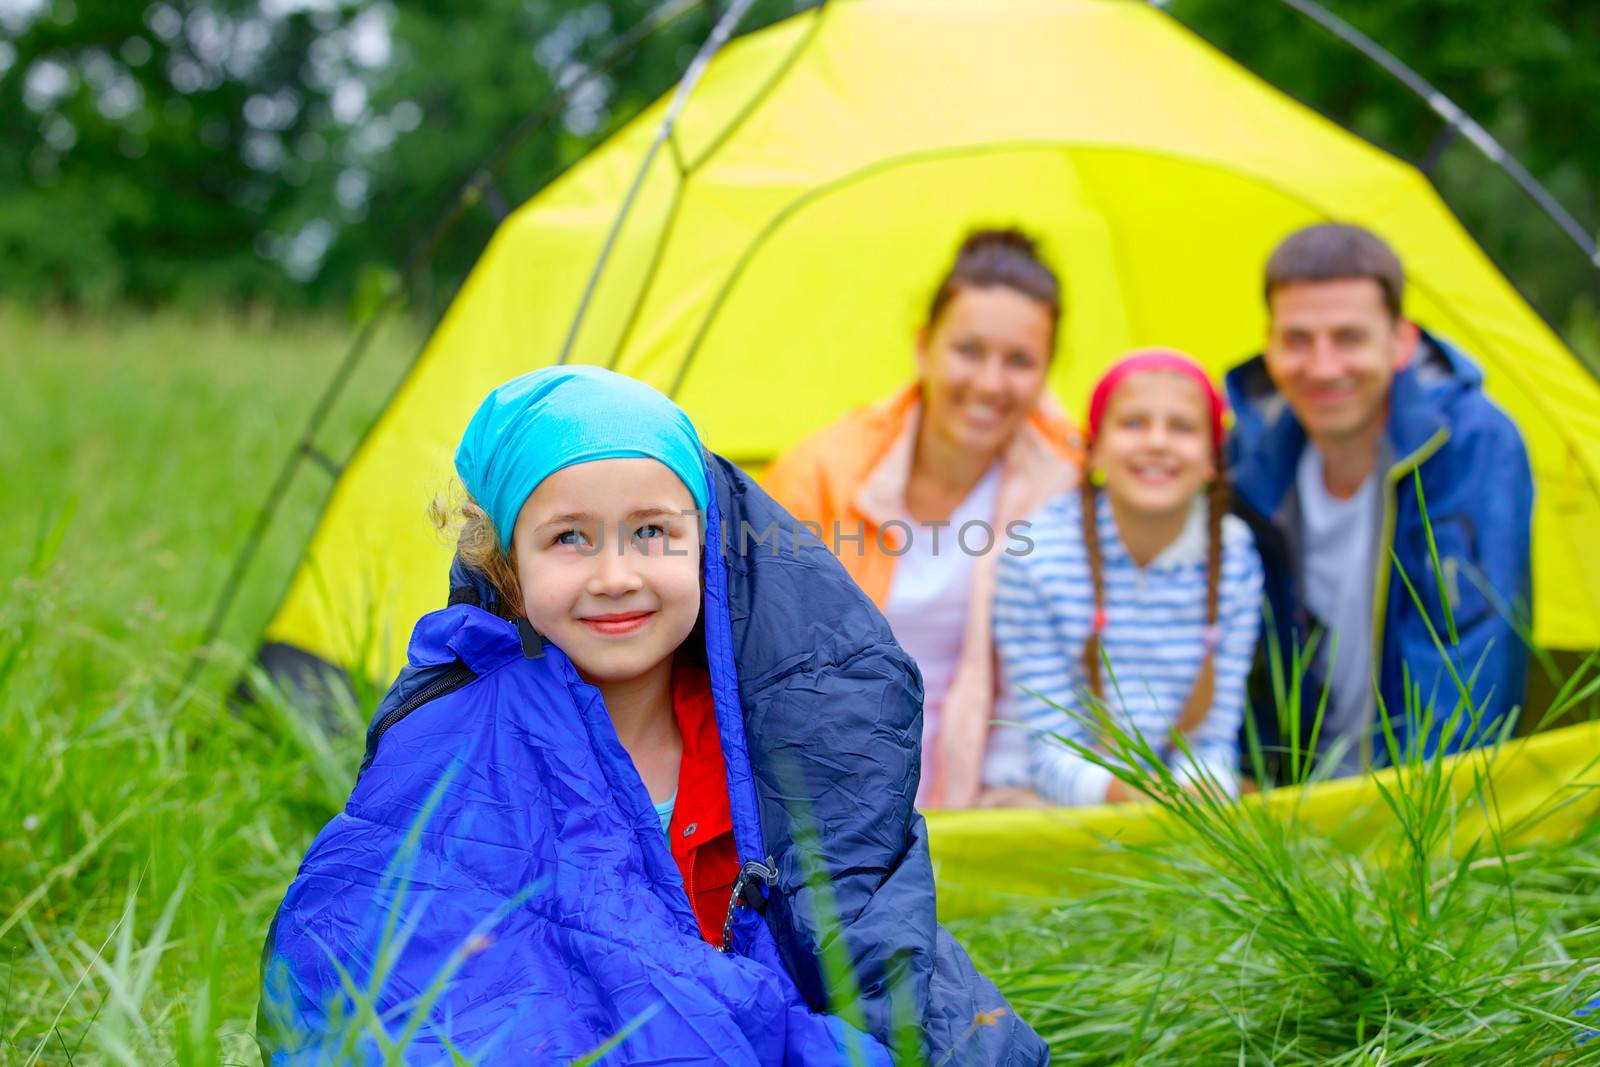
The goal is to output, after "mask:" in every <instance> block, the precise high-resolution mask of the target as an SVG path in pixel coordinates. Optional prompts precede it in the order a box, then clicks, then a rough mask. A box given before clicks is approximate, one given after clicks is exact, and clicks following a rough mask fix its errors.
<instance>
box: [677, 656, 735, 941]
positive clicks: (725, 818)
mask: <svg viewBox="0 0 1600 1067" xmlns="http://www.w3.org/2000/svg"><path fill="white" fill-rule="evenodd" d="M672 711H673V714H674V715H676V716H677V719H678V730H679V732H681V733H682V734H683V759H682V762H681V763H679V764H678V800H677V803H676V805H674V807H673V809H672V823H671V825H669V826H668V827H667V844H668V845H669V846H670V847H671V849H672V858H673V859H674V860H676V861H677V863H678V872H679V873H680V874H682V875H683V885H684V889H685V890H687V892H688V894H689V905H690V906H691V907H692V908H694V916H695V918H696V919H698V920H699V922H700V936H701V937H703V938H704V939H705V940H707V941H709V942H710V943H711V944H713V945H716V946H717V947H718V948H721V947H722V924H723V921H724V920H725V919H726V918H727V916H728V904H729V902H730V901H731V900H732V898H733V883H734V880H735V879H736V878H738V876H739V853H738V851H737V850H736V849H735V848H734V843H733V817H732V814H731V812H730V808H729V804H728V774H727V770H726V769H725V768H724V767H723V764H722V735H721V734H720V733H719V732H718V730H717V714H716V708H715V706H714V705H713V704H712V701H711V679H710V677H709V676H708V675H707V674H706V670H705V668H704V667H699V666H691V665H688V664H684V663H681V662H680V663H678V664H677V665H676V666H675V667H674V669H673V672H672Z"/></svg>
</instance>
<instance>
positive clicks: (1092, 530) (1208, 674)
mask: <svg viewBox="0 0 1600 1067" xmlns="http://www.w3.org/2000/svg"><path fill="white" fill-rule="evenodd" d="M1214 451H1215V453H1216V454H1215V457H1214V460H1215V463H1216V477H1215V478H1214V479H1213V480H1212V482H1211V484H1210V486H1208V487H1207V488H1206V634H1207V639H1206V655H1205V659H1204V660H1202V661H1201V663H1200V673H1199V674H1197V675H1195V679H1194V685H1192V686H1190V688H1189V695H1188V697H1187V698H1186V699H1185V700H1184V702H1183V710H1182V712H1180V713H1179V715H1178V721H1177V724H1176V725H1175V726H1174V727H1173V729H1174V731H1175V732H1177V733H1179V734H1183V735H1185V736H1187V735H1189V734H1192V733H1194V731H1195V730H1197V729H1199V728H1200V724H1201V723H1203V722H1205V720H1206V715H1207V714H1208V713H1209V712H1210V711H1211V700H1212V697H1213V696H1214V695H1215V690H1216V655H1217V649H1216V644H1217V643H1216V640H1215V636H1216V632H1217V630H1216V626H1217V598H1218V595H1219V589H1220V587H1221V584H1222V519H1223V516H1225V515H1227V514H1228V507H1229V504H1230V494H1229V492H1228V472H1227V461H1226V459H1225V458H1224V457H1223V454H1222V450H1221V449H1214ZM1079 485H1080V490H1079V491H1080V492H1081V493H1082V500H1083V549H1084V555H1085V556H1086V557H1087V558H1088V561H1089V581H1090V584H1091V585H1092V586H1093V588H1094V616H1093V619H1092V621H1091V622H1090V626H1089V639H1088V640H1087V641H1085V642H1084V645H1083V674H1084V677H1086V678H1088V679H1089V688H1090V690H1091V691H1092V692H1093V693H1094V695H1095V699H1097V700H1104V698H1105V692H1104V689H1103V683H1102V682H1101V678H1100V632H1101V631H1102V630H1103V629H1105V623H1106V618H1105V611H1106V582H1105V572H1104V565H1103V560H1102V557H1101V552H1100V525H1099V502H1100V490H1099V488H1098V487H1097V486H1095V485H1094V482H1093V479H1091V478H1088V477H1085V478H1083V479H1082V481H1081V482H1080V483H1079Z"/></svg>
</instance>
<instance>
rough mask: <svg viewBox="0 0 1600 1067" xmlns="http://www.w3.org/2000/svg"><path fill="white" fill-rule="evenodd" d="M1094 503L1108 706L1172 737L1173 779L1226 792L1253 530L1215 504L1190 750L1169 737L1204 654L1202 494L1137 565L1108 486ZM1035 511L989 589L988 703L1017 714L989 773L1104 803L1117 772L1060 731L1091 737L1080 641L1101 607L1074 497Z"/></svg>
mask: <svg viewBox="0 0 1600 1067" xmlns="http://www.w3.org/2000/svg"><path fill="white" fill-rule="evenodd" d="M1096 507H1097V509H1098V511H1097V513H1096V516H1095V518H1096V525H1097V528H1098V529H1099V531H1100V560H1101V568H1100V572H1101V579H1102V581H1103V583H1104V585H1103V588H1104V590H1105V599H1104V607H1105V629H1104V631H1103V632H1102V633H1101V642H1102V649H1103V652H1104V654H1105V656H1106V658H1107V659H1108V660H1109V661H1110V668H1109V670H1106V671H1105V672H1103V676H1102V679H1101V681H1102V692H1103V697H1102V702H1103V705H1104V707H1105V710H1106V711H1107V713H1108V714H1109V715H1110V716H1111V717H1112V719H1113V720H1115V721H1116V722H1117V723H1118V725H1119V726H1120V727H1121V728H1122V729H1123V730H1125V731H1127V732H1129V733H1135V732H1136V733H1138V734H1140V735H1141V736H1143V737H1144V738H1145V740H1146V741H1148V742H1149V743H1150V744H1151V746H1152V747H1154V748H1156V749H1158V750H1161V749H1167V751H1166V752H1165V753H1164V754H1163V758H1164V759H1165V760H1166V761H1167V763H1168V766H1170V767H1171V768H1172V771H1173V773H1174V775H1175V776H1176V777H1177V778H1178V779H1179V780H1180V781H1194V780H1201V779H1210V780H1214V781H1215V782H1216V783H1217V784H1218V785H1219V786H1221V787H1222V788H1223V789H1224V790H1225V791H1227V792H1229V793H1232V792H1234V791H1235V790H1236V788H1237V783H1238V768H1239V724H1240V722H1241V720H1242V718H1243V715H1244V702H1245V679H1246V678H1247V677H1248V675H1249V673H1250V663H1251V660H1252V659H1253V657H1254V655H1255V647H1256V635H1257V633H1258V632H1259V631H1260V629H1261V560H1260V558H1259V557H1258V556H1257V555H1256V549H1255V542H1254V540H1253V539H1252V538H1251V536H1250V530H1249V528H1248V527H1247V526H1245V524H1244V522H1243V521H1242V520H1240V519H1238V518H1235V517H1234V516H1231V515H1228V516H1224V517H1223V520H1222V531H1221V532H1222V571H1221V574H1220V575H1219V582H1218V586H1217V619H1216V625H1217V627H1218V629H1219V631H1220V633H1219V634H1218V635H1217V636H1219V637H1220V643H1218V644H1217V645H1216V647H1215V649H1214V650H1213V655H1214V657H1215V658H1214V660H1213V666H1214V667H1215V670H1216V673H1215V681H1214V688H1213V690H1212V698H1211V707H1210V708H1209V709H1208V711H1207V713H1206V717H1205V720H1204V721H1203V722H1202V723H1201V724H1200V725H1199V726H1198V727H1197V728H1196V729H1195V730H1194V731H1193V732H1192V733H1191V734H1190V736H1189V737H1188V751H1187V752H1185V751H1183V750H1181V749H1179V748H1170V749H1169V748H1168V737H1169V736H1170V733H1171V730H1172V727H1173V725H1174V724H1175V723H1176V722H1177V720H1178V717H1179V715H1180V714H1181V712H1182V709H1183V706H1184V704H1185V703H1186V702H1187V701H1188V699H1189V691H1190V690H1191V689H1193V688H1194V681H1195V676H1196V675H1197V674H1198V673H1199V672H1200V667H1201V664H1203V663H1204V662H1205V658H1206V645H1207V641H1206V628H1207V627H1206V583H1207V578H1208V576H1207V566H1206V564H1207V551H1206V549H1207V544H1206V540H1207V533H1206V504H1205V502H1204V501H1203V500H1196V501H1195V503H1194V506H1193V507H1192V508H1191V510H1190V513H1189V521H1188V523H1187V524H1185V526H1184V528H1183V532H1182V533H1181V534H1179V536H1178V538H1177V540H1175V541H1174V542H1173V543H1172V544H1170V545H1168V546H1167V547H1166V548H1164V549H1162V550H1161V552H1160V553H1159V554H1157V556H1156V557H1155V558H1154V559H1153V560H1151V561H1150V562H1149V564H1148V565H1146V566H1143V567H1141V566H1140V565H1139V564H1138V563H1137V561H1135V560H1134V558H1133V557H1132V556H1131V555H1129V554H1128V550H1127V548H1126V546H1124V545H1123V543H1122V536H1121V533H1120V532H1119V531H1118V529H1117V523H1116V519H1115V517H1114V516H1113V515H1112V513H1111V504H1110V501H1109V499H1108V498H1107V495H1106V494H1105V493H1100V494H1098V499H1097V501H1096ZM1030 521H1031V522H1032V524H1033V525H1032V528H1031V530H1030V531H1029V536H1031V537H1032V538H1033V541H1034V547H1033V551H1031V552H1029V553H1028V554H1026V555H1021V556H1002V557H1001V558H1000V563H999V568H998V574H997V576H996V583H995V598H994V636H995V647H996V649H997V650H998V651H999V653H1000V665H1001V671H1002V678H1003V682H1004V688H1003V690H1002V693H1003V696H1002V699H1001V704H1000V708H999V714H998V715H997V716H996V717H997V718H999V719H1001V720H1002V721H1004V722H1013V723H1020V724H1021V725H1022V727H1023V728H1022V729H1016V728H1011V727H1004V726H1002V727H998V728H996V731H995V734H994V735H993V736H992V737H991V739H990V742H989V755H988V758H987V759H986V761H985V767H984V770H985V782H986V784H988V785H991V786H999V785H1025V786H1027V787H1028V788H1031V789H1033V790H1034V791H1035V792H1037V793H1039V795H1040V796H1043V797H1044V798H1046V799H1047V800H1049V801H1051V802H1052V803H1055V804H1065V805H1086V804H1099V803H1101V802H1102V801H1104V800H1105V796H1106V787H1107V786H1108V785H1110V783H1111V773H1110V772H1109V771H1107V770H1106V769H1105V768H1103V767H1100V766H1098V765H1096V764H1095V763H1093V762H1092V761H1090V760H1088V759H1085V758H1084V757H1082V756H1080V755H1079V754H1078V753H1077V752H1075V751H1073V750H1072V749H1071V748H1070V747H1069V746H1067V745H1064V744H1062V743H1061V741H1060V740H1059V739H1060V738H1063V737H1065V738H1071V739H1072V740H1074V741H1076V742H1078V743H1079V744H1081V745H1084V746H1086V747H1092V746H1093V745H1094V743H1095V739H1094V738H1093V737H1091V736H1090V731H1089V728H1088V727H1087V726H1086V725H1085V724H1084V723H1083V721H1082V719H1081V718H1080V717H1078V716H1082V715H1083V714H1084V713H1085V712H1086V711H1088V709H1089V704H1088V703H1087V699H1086V698H1087V693H1088V690H1089V679H1088V677H1087V676H1086V675H1085V673H1084V671H1083V647H1084V644H1085V642H1087V641H1088V639H1089V632H1090V629H1091V627H1092V625H1093V620H1094V614H1095V595H1094V582H1093V578H1092V573H1091V570H1090V567H1089V557H1088V553H1087V551H1086V550H1085V548H1084V543H1083V511H1082V500H1081V498H1080V496H1079V495H1078V494H1077V493H1076V492H1073V493H1067V494H1064V495H1063V496H1061V497H1058V498H1057V499H1055V500H1054V501H1052V502H1051V503H1049V504H1047V505H1046V506H1045V508H1044V509H1043V510H1042V511H1040V512H1039V513H1038V514H1036V515H1034V516H1033V517H1032V518H1031V520H1030ZM1041 698H1042V699H1041ZM1072 712H1077V713H1078V715H1077V716H1074V715H1073V714H1072Z"/></svg>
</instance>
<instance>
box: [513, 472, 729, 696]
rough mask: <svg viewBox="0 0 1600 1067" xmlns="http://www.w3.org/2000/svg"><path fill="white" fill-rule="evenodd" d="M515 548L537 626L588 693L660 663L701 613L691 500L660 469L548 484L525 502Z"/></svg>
mask: <svg viewBox="0 0 1600 1067" xmlns="http://www.w3.org/2000/svg"><path fill="white" fill-rule="evenodd" d="M511 544H512V547H513V549H514V550H515V552H516V562H517V578H518V579H519V580H520V582H521V583H522V607H523V610H524V612H526V614H527V616H528V621H529V622H530V623H532V624H533V628H534V629H535V630H538V631H539V632H540V633H541V634H543V635H544V636H545V637H547V638H549V639H550V641H551V642H552V643H554V644H555V645H556V647H557V648H559V649H561V651H563V652H565V653H566V654H567V658H569V659H570V660H572V663H573V665H574V666H575V667H577V668H578V673H579V674H580V675H582V677H583V679H584V680H585V681H587V682H589V683H591V684H595V685H599V684H601V683H605V682H622V681H628V680H630V679H633V678H637V677H639V676H641V675H643V674H645V673H646V672H647V671H649V670H651V669H652V668H654V667H656V666H658V665H660V664H661V663H662V661H664V660H666V659H667V658H668V657H669V656H671V655H672V654H673V653H674V652H676V651H677V648H678V646H679V645H681V644H682V643H683V641H684V639H685V638H687V637H688V636H689V632H690V631H691V630H693V629H694V624H695V620H696V619H698V618H699V616H700V531H699V522H698V519H697V518H696V516H695V506H694V498H693V497H692V496H690V495H689V490H688V488H687V487H686V486H685V485H684V484H683V482H681V481H679V480H678V476H677V475H675V474H673V473H672V471H671V470H669V469H668V468H667V467H666V465H665V464H662V463H659V462H657V461H656V460H653V459H642V458H641V459H633V458H628V459H602V460H595V461H593V462H590V463H580V464H577V465H575V466H572V467H567V468H565V469H563V470H559V471H557V472H556V473H555V474H552V475H550V477H548V478H546V479H545V480H544V481H542V482H540V483H539V486H538V488H537V489H535V490H534V491H533V495H532V496H530V497H528V500H527V502H526V503H524V504H523V505H522V510H521V511H520V512H519V513H518V515H517V524H516V526H515V527H514V528H513V530H512V534H511Z"/></svg>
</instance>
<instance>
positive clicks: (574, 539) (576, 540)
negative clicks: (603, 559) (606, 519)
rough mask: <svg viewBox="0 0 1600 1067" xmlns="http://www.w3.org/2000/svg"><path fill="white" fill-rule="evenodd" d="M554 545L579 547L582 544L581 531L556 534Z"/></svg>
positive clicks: (564, 531)
mask: <svg viewBox="0 0 1600 1067" xmlns="http://www.w3.org/2000/svg"><path fill="white" fill-rule="evenodd" d="M554 543H555V544H558V545H581V544H583V531H582V530H563V531H562V532H561V533H558V534H556V539H555V542H554Z"/></svg>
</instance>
